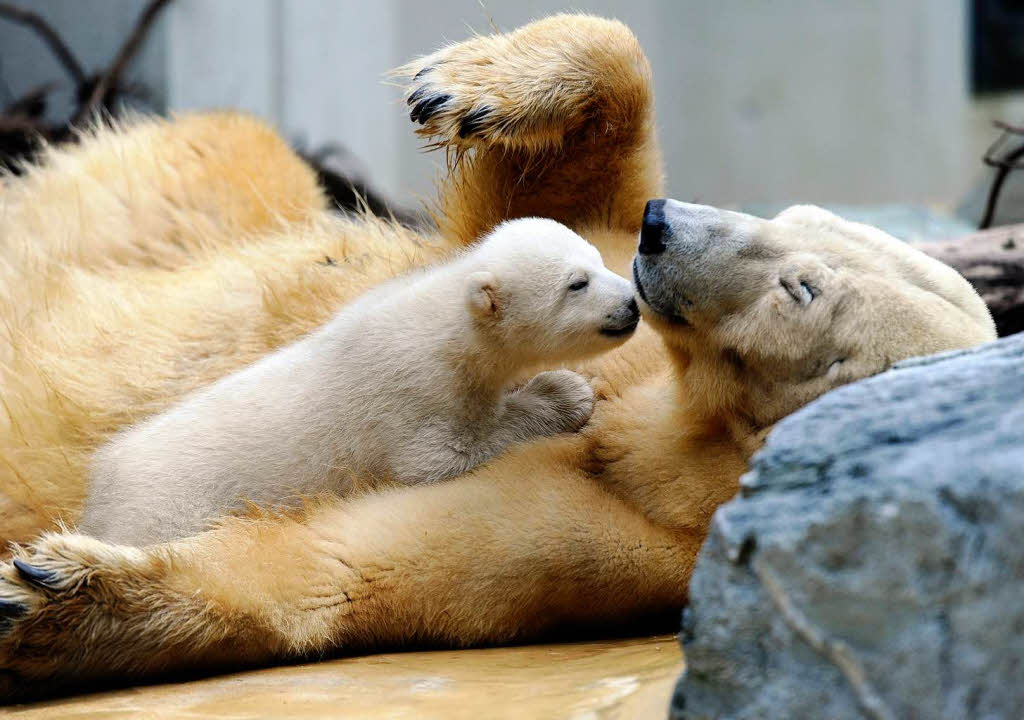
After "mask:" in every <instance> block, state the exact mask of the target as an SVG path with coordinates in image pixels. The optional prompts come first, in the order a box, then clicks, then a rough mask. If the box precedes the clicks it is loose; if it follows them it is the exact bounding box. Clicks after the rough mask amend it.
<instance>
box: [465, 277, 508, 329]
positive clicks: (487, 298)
mask: <svg viewBox="0 0 1024 720" xmlns="http://www.w3.org/2000/svg"><path fill="white" fill-rule="evenodd" d="M466 304H467V305H469V309H470V311H471V312H472V313H473V314H474V315H475V316H476V317H479V318H492V317H496V316H497V315H498V313H499V312H500V311H501V306H500V304H499V302H498V279H497V278H496V277H494V275H493V274H492V273H489V272H475V273H473V274H472V275H470V276H469V277H468V278H466Z"/></svg>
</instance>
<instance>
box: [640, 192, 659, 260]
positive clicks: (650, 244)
mask: <svg viewBox="0 0 1024 720" xmlns="http://www.w3.org/2000/svg"><path fill="white" fill-rule="evenodd" d="M664 234H665V201H664V200H648V201H647V207H645V208H644V224H643V226H641V228H640V246H639V247H638V248H637V250H638V251H639V253H640V254H641V255H655V254H657V253H660V252H662V251H663V250H664V249H665V243H664V242H663V241H662V237H663V236H664Z"/></svg>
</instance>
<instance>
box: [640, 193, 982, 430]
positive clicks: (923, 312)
mask: <svg viewBox="0 0 1024 720" xmlns="http://www.w3.org/2000/svg"><path fill="white" fill-rule="evenodd" d="M633 275H634V277H633V280H634V283H635V285H636V289H637V294H638V295H639V297H640V299H641V301H642V302H641V306H642V308H643V312H644V315H645V317H647V318H648V319H649V321H650V322H651V324H652V326H653V327H655V328H656V329H657V330H658V331H659V332H660V333H661V335H662V336H663V338H664V339H665V342H666V343H667V344H668V346H669V347H670V348H675V349H676V350H677V351H679V355H680V356H681V357H682V358H684V359H685V360H684V361H685V362H686V363H688V364H689V365H691V366H693V368H694V369H696V370H699V371H700V372H702V373H703V374H704V375H705V376H709V377H708V378H705V379H706V380H707V381H708V382H715V383H716V389H715V391H716V392H720V394H722V395H723V396H727V397H723V399H722V401H723V402H724V403H732V404H733V405H734V406H736V407H738V408H741V410H740V412H741V413H744V414H746V415H747V418H746V419H747V420H748V421H749V423H750V425H752V426H753V427H755V428H764V427H767V426H769V425H771V424H772V423H774V422H775V421H776V420H779V419H780V418H781V417H783V416H784V415H786V414H788V413H790V412H792V411H793V410H795V409H797V408H798V407H800V406H802V405H804V404H805V403H807V402H809V401H810V400H812V399H814V398H815V397H817V396H818V395H821V394H822V393H824V392H825V391H827V390H829V389H831V388H833V387H836V386H838V385H842V384H844V383H848V382H851V381H853V380H857V379H859V378H863V377H866V376H868V375H873V374H875V373H878V372H881V371H882V370H885V369H886V368H888V367H890V366H891V365H892V364H893V363H895V362H897V361H898V360H902V359H904V358H908V357H911V356H914V355H924V354H927V353H934V352H939V351H942V350H950V349H953V348H962V347H968V346H971V345H977V344H979V343H983V342H986V341H989V340H993V339H995V337H996V335H995V327H994V325H993V323H992V318H991V316H990V315H989V312H988V309H987V308H986V307H985V304H984V302H982V300H981V298H980V297H979V296H978V295H977V293H975V291H974V289H973V288H972V287H971V286H970V284H969V283H968V282H967V281H966V280H964V279H963V278H962V277H961V276H960V275H959V274H957V273H956V272H955V271H954V270H952V269H951V268H949V267H947V266H945V265H943V264H942V263H940V262H938V261H937V260H934V259H932V258H929V257H927V256H926V255H924V254H923V253H920V252H918V251H916V250H914V249H913V248H911V247H909V246H907V245H906V244H904V243H902V242H900V241H899V240H897V239H895V238H893V237H891V236H889V235H887V234H886V233H884V232H882V231H881V230H878V229H876V228H873V227H870V226H867V225H862V224H859V223H853V222H847V221H845V220H843V219H841V218H839V217H837V216H835V215H833V214H832V213H829V212H827V211H825V210H822V209H820V208H817V207H812V206H795V207H792V208H789V209H788V210H786V211H784V212H782V213H781V214H779V215H778V216H777V217H775V218H774V219H772V220H762V219H759V218H755V217H752V216H750V215H744V214H741V213H735V212H728V211H725V210H718V209H716V208H712V207H707V206H704V205H689V204H686V203H681V202H676V201H675V200H652V201H651V202H649V203H648V205H647V209H646V211H645V214H644V221H643V227H642V230H641V234H640V244H639V247H638V251H637V254H636V257H635V258H634V262H633ZM709 402H710V400H709Z"/></svg>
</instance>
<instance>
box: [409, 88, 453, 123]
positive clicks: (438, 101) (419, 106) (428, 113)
mask: <svg viewBox="0 0 1024 720" xmlns="http://www.w3.org/2000/svg"><path fill="white" fill-rule="evenodd" d="M451 99H452V96H451V95H432V96H430V97H428V98H425V99H423V100H420V101H419V102H418V103H416V107H414V108H413V109H412V113H411V114H410V115H409V117H411V118H412V119H413V121H414V122H419V124H420V125H422V124H423V123H425V122H426V121H427V120H429V119H430V118H432V117H433V116H434V115H435V114H436V113H437V111H438V110H440V109H441V107H442V106H443V105H444V104H445V103H446V102H448V101H449V100H451Z"/></svg>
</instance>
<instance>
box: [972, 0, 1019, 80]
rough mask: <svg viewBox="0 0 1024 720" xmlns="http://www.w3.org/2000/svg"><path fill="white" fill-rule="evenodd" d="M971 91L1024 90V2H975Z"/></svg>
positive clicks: (992, 0) (1008, 0) (997, 0)
mask: <svg viewBox="0 0 1024 720" xmlns="http://www.w3.org/2000/svg"><path fill="white" fill-rule="evenodd" d="M970 7H971V41H970V42H971V91H972V92H973V93H975V94H981V93H996V92H1007V91H1010V90H1024V0H974V2H972V3H971V6H970Z"/></svg>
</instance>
